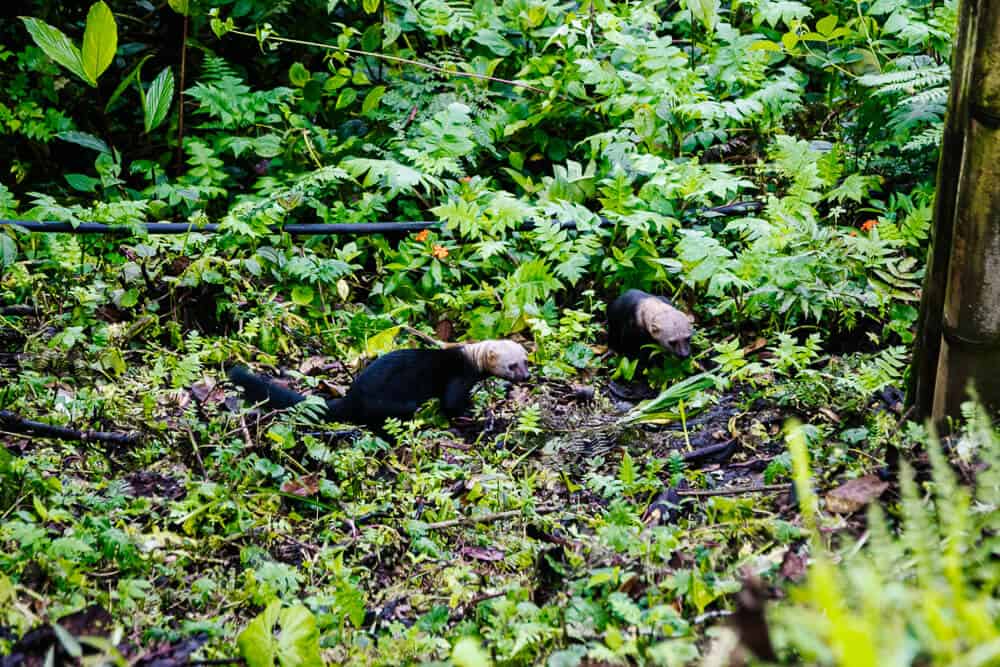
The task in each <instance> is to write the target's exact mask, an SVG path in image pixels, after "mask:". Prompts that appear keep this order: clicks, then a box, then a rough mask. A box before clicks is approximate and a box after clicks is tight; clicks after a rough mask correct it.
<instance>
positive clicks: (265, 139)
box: [253, 132, 281, 158]
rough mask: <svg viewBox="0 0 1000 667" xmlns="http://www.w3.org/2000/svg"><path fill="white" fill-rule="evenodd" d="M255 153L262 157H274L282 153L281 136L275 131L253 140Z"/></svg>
mask: <svg viewBox="0 0 1000 667" xmlns="http://www.w3.org/2000/svg"><path fill="white" fill-rule="evenodd" d="M253 150H254V153H256V154H257V155H259V156H260V157H266V158H272V157H277V156H279V155H281V137H279V136H278V135H277V134H274V133H273V132H269V133H268V134H265V135H262V136H260V137H257V138H256V139H254V140H253Z"/></svg>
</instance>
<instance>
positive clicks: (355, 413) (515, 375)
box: [229, 340, 529, 429]
mask: <svg viewBox="0 0 1000 667" xmlns="http://www.w3.org/2000/svg"><path fill="white" fill-rule="evenodd" d="M487 376H495V377H499V378H504V379H507V380H514V381H522V380H527V379H528V377H529V374H528V354H527V352H525V350H524V348H523V347H521V346H520V345H518V344H517V343H515V342H513V341H509V340H488V341H483V342H481V343H468V344H465V345H456V346H454V347H449V348H445V349H443V350H396V351H395V352H390V353H388V354H385V355H383V356H381V357H379V358H378V359H376V360H375V361H373V362H372V363H371V364H369V365H368V367H367V368H365V369H364V370H363V371H362V372H361V374H360V375H358V377H357V378H356V379H355V380H354V383H353V384H351V387H350V389H348V390H347V394H346V395H345V396H344V397H343V398H337V399H332V400H329V401H327V402H326V413H325V415H324V416H325V418H326V419H327V420H329V421H339V422H348V423H352V424H361V425H364V426H369V427H373V428H376V429H381V427H382V425H383V423H384V422H385V420H386V419H388V418H390V417H396V418H398V419H409V418H411V417H412V416H413V415H414V413H416V411H417V410H418V409H419V408H420V406H421V405H423V404H424V403H426V402H427V401H429V400H430V399H432V398H437V399H440V400H441V411H442V412H443V413H444V414H445V415H447V416H449V417H456V416H458V415H461V414H462V413H463V412H465V410H466V409H467V408H468V407H469V394H470V392H471V391H472V387H473V386H474V385H475V384H476V383H477V382H479V381H480V380H482V379H484V378H486V377H487ZM229 379H230V380H232V381H233V382H234V383H235V384H237V385H239V386H241V387H243V389H244V392H245V395H246V397H247V398H248V399H249V400H251V401H253V402H255V403H260V402H266V403H267V405H268V406H269V407H271V408H287V407H290V406H292V405H295V404H296V403H299V402H301V401H303V400H305V396H303V395H302V394H300V393H298V392H295V391H292V390H291V389H286V388H285V387H282V386H279V385H278V384H276V383H274V382H273V381H272V380H270V379H269V378H265V377H261V376H259V375H256V374H254V373H252V372H250V370H249V369H247V368H246V367H245V366H234V367H233V368H232V369H231V370H230V371H229Z"/></svg>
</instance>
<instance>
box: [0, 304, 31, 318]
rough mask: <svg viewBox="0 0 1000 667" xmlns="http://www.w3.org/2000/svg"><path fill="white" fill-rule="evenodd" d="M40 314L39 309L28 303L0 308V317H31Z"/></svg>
mask: <svg viewBox="0 0 1000 667" xmlns="http://www.w3.org/2000/svg"><path fill="white" fill-rule="evenodd" d="M38 314H39V312H38V309H37V308H35V307H34V306H31V305H28V304H26V303H17V304H14V305H13V306H0V315H3V316H5V317H31V316H33V315H38Z"/></svg>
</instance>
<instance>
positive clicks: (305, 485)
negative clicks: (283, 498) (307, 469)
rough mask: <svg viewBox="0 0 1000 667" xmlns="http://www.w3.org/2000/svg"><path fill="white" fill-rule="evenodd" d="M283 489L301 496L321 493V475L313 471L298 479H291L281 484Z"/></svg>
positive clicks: (305, 496)
mask: <svg viewBox="0 0 1000 667" xmlns="http://www.w3.org/2000/svg"><path fill="white" fill-rule="evenodd" d="M281 490H282V491H284V492H285V493H290V494H292V495H293V496H298V497H299V498H308V497H309V496H315V495H316V494H317V493H319V475H318V474H316V473H312V474H309V475H303V476H302V477H299V478H298V479H290V480H288V481H287V482H285V483H284V484H282V485H281Z"/></svg>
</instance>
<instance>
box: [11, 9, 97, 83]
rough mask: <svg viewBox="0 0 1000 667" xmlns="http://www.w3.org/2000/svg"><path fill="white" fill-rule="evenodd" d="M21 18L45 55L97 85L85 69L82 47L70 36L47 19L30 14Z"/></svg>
mask: <svg viewBox="0 0 1000 667" xmlns="http://www.w3.org/2000/svg"><path fill="white" fill-rule="evenodd" d="M21 20H22V21H24V27H25V28H27V29H28V33H29V34H31V39H33V40H34V41H35V44H37V45H38V48H40V49H41V50H42V51H44V52H45V55H47V56H48V57H49V58H52V60H55V61H56V62H57V63H59V64H60V65H62V66H63V67H65V68H66V69H68V70H69V71H70V72H72V73H73V74H76V75H77V76H78V77H80V78H81V79H83V80H84V81H86V82H87V83H89V84H90V85H92V86H96V85H97V81H96V80H94V79H91V78H90V77H88V76H87V72H86V70H84V67H83V56H81V55H80V49H78V48H76V44H74V43H73V42H71V41H70V40H69V37H67V36H66V35H65V34H63V32H62V31H61V30H59V28H53V27H52V26H50V25H49V24H48V23H46V22H45V21H39V20H38V19H36V18H32V17H30V16H22V17H21Z"/></svg>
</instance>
